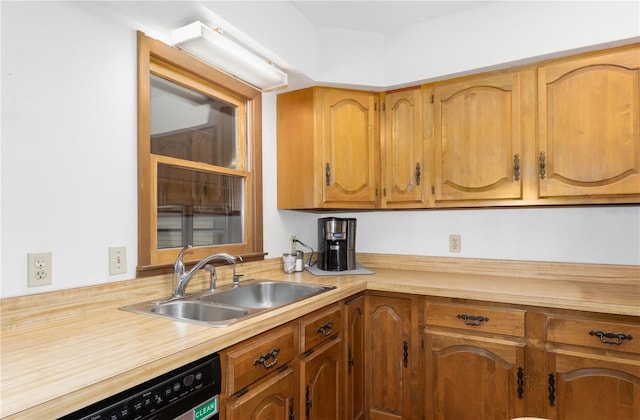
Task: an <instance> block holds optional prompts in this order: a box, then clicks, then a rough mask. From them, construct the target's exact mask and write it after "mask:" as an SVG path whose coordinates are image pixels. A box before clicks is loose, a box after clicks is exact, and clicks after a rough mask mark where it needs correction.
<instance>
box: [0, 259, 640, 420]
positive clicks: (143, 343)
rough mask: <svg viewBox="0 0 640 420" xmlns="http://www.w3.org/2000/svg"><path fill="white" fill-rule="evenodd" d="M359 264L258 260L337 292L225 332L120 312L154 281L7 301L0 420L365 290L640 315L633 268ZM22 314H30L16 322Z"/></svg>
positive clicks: (143, 373) (89, 395) (56, 410)
mask: <svg viewBox="0 0 640 420" xmlns="http://www.w3.org/2000/svg"><path fill="white" fill-rule="evenodd" d="M363 258H364V260H361V258H360V256H359V262H361V263H362V264H363V265H364V266H365V267H372V268H373V269H374V271H375V274H373V275H360V276H357V275H348V276H338V275H336V276H313V275H311V274H309V273H307V272H305V273H295V274H284V273H282V271H281V270H278V268H279V265H278V262H277V260H276V262H273V261H272V262H269V263H263V264H266V265H268V269H261V270H262V271H257V272H256V273H249V275H251V276H253V277H260V278H268V279H273V280H287V281H296V282H307V283H315V284H323V285H331V286H336V289H334V290H331V291H329V292H326V293H324V294H321V295H319V296H316V297H313V298H309V299H306V300H304V301H301V302H297V303H294V304H291V305H287V306H285V307H282V308H277V309H274V310H272V311H269V312H266V313H263V314H260V315H258V316H255V317H252V318H250V319H248V320H245V321H241V322H238V323H236V324H234V325H232V326H230V327H226V328H211V327H206V326H201V325H196V324H190V323H184V322H176V321H171V320H167V319H162V318H158V317H153V316H145V315H140V314H135V313H130V312H125V311H122V310H118V307H120V306H122V305H125V304H129V303H134V302H138V301H142V300H147V299H153V298H159V297H161V296H163V295H162V293H159V292H158V291H157V290H158V289H157V287H158V286H157V282H156V283H154V282H153V281H151V280H149V281H146V282H142V283H141V282H139V281H138V280H132V281H130V282H123V283H122V284H118V285H108V286H103V287H98V290H99V291H98V293H101V295H100V297H95V296H94V298H93V299H86V298H84V296H86V294H87V293H88V292H89V291H90V290H92V288H83V289H86V290H74V291H72V292H66V293H65V291H62V292H52V293H56V299H57V300H58V303H57V304H59V305H60V306H59V307H57V306H56V305H55V304H49V303H46V304H45V303H43V302H45V301H47V299H46V298H47V296H45V295H48V294H42V295H36V296H31V297H25V298H24V299H21V298H11V299H4V300H3V301H2V304H3V305H2V310H3V313H2V315H3V321H2V322H3V324H2V327H3V328H2V342H1V345H2V348H1V350H2V354H1V360H0V362H1V368H2V370H1V372H0V374H1V381H2V382H1V388H0V390H1V391H0V392H1V404H2V407H1V412H0V414H1V417H2V418H12V417H13V418H53V417H57V416H60V415H64V414H66V413H68V412H71V411H74V410H76V409H78V408H81V407H83V406H86V405H89V404H90V403H92V402H95V401H98V400H100V399H103V398H105V397H107V396H109V395H112V394H114V393H116V392H118V391H121V390H124V389H127V388H129V387H131V386H133V385H134V384H137V383H140V382H143V381H145V380H147V379H151V378H153V377H155V376H157V375H159V374H161V373H164V372H166V371H169V370H171V369H174V368H176V367H179V366H182V365H184V364H186V363H188V362H190V361H192V360H196V359H198V358H199V357H202V356H205V355H207V354H210V353H212V352H215V351H219V350H222V349H224V348H226V347H229V346H231V345H233V344H235V343H238V342H240V341H242V340H245V339H247V338H250V337H252V336H254V335H256V334H259V333H261V332H264V331H267V330H269V329H271V328H273V327H275V326H277V325H281V324H283V323H286V322H289V321H291V320H293V319H296V318H298V317H300V316H302V315H305V314H307V313H309V312H311V311H313V310H315V309H319V308H321V307H324V306H326V305H328V304H331V303H333V302H336V301H339V300H341V299H344V298H346V297H349V296H351V295H353V294H356V293H358V292H361V291H364V290H377V291H388V292H399V293H413V294H420V295H428V296H441V297H449V298H461V299H474V300H483V301H491V302H501V303H509V304H519V305H528V306H540V307H549V308H561V309H573V310H582V311H591V312H604V313H612V314H619V315H632V316H640V277H639V276H638V273H640V269H639V268H638V267H627V266H624V267H621V269H620V270H618V269H617V268H616V267H617V266H611V268H610V269H608V268H607V267H606V266H605V267H603V266H597V267H598V270H593V269H592V267H589V266H588V265H584V266H585V268H584V269H582V270H580V274H577V275H571V274H567V273H568V272H571V270H572V269H574V268H575V267H569V268H568V269H567V270H564V271H563V272H562V273H559V274H558V275H557V276H552V275H550V274H549V273H548V272H547V271H545V270H551V272H553V269H549V268H548V267H547V266H546V265H544V264H543V265H541V264H537V265H536V266H535V267H537V272H536V273H537V274H536V273H533V271H532V274H530V275H529V274H522V272H525V271H526V270H523V271H522V272H521V273H516V274H513V275H509V274H505V273H504V272H499V273H498V272H496V271H495V270H493V271H492V270H487V269H486V267H484V266H481V267H480V268H479V269H478V268H477V267H472V270H471V271H472V272H464V269H465V267H461V268H459V269H458V270H459V272H446V271H443V270H442V266H441V265H439V264H435V265H434V264H431V262H428V263H426V264H425V263H423V262H419V263H416V260H415V259H405V260H402V259H401V260H400V261H397V262H396V264H398V263H403V264H401V265H402V266H405V267H407V266H408V268H410V269H404V270H399V269H397V268H394V269H392V268H388V267H387V265H388V264H387V263H384V264H383V263H380V264H378V262H379V261H382V260H377V259H376V258H375V257H371V258H368V257H367V256H363ZM252 264H254V263H252ZM524 264H526V263H524ZM376 265H377V266H376ZM462 265H463V266H466V268H468V267H469V265H468V264H462ZM506 265H510V264H509V263H507V264H506ZM511 265H513V264H511ZM514 266H515V265H514ZM521 266H522V265H521V264H520V265H518V266H517V267H521ZM580 266H582V265H580ZM416 268H419V269H416ZM425 268H426V269H425ZM434 269H435V270H436V271H433V270H434ZM509 269H510V270H513V267H511V268H509ZM534 271H535V270H534ZM241 272H242V271H241ZM590 273H591V274H590ZM602 273H607V274H605V275H602ZM609 273H613V274H609ZM620 273H622V275H620ZM246 277H247V275H245V278H246ZM220 278H222V276H221V277H220ZM160 281H161V283H162V285H164V287H165V290H166V288H167V287H169V285H170V283H169V284H167V280H166V278H163V279H161V280H160ZM200 284H202V281H200ZM169 290H170V289H169ZM192 291H193V290H192ZM92 293H96V292H95V291H93V290H92ZM153 293H155V295H154V294H153ZM104 295H108V297H106V298H105V297H104ZM80 297H82V298H80ZM83 299H85V300H83ZM70 301H71V302H75V307H74V308H69V302H70ZM61 302H66V303H65V306H64V309H60V308H62V303H61ZM47 305H52V306H47ZM33 306H39V312H38V314H37V315H34V314H32V313H31V312H30V311H31V307H33ZM42 306H45V308H44V309H43V308H42ZM20 311H24V312H25V314H26V313H28V314H29V315H28V316H26V317H21V316H20V313H21V312H20ZM5 316H6V319H5ZM23 318H30V319H31V321H25V320H24V319H23Z"/></svg>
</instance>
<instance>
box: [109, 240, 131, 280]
mask: <svg viewBox="0 0 640 420" xmlns="http://www.w3.org/2000/svg"><path fill="white" fill-rule="evenodd" d="M126 273H127V247H126V246H110V247H109V274H110V275H112V276H115V275H116V274H126Z"/></svg>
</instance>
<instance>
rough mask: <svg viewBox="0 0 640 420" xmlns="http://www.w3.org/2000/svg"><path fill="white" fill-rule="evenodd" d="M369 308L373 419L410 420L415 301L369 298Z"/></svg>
mask: <svg viewBox="0 0 640 420" xmlns="http://www.w3.org/2000/svg"><path fill="white" fill-rule="evenodd" d="M365 305H366V306H365V307H366V312H365V313H366V318H365V331H367V336H366V338H365V339H366V343H367V344H366V349H365V359H366V369H367V370H366V371H365V381H366V382H365V383H366V384H367V410H368V413H369V418H371V419H374V420H375V419H409V418H411V415H412V414H411V391H412V390H411V364H410V360H409V357H410V354H409V350H410V349H411V300H409V299H403V298H395V297H383V296H367V297H366V301H365ZM414 391H415V390H414Z"/></svg>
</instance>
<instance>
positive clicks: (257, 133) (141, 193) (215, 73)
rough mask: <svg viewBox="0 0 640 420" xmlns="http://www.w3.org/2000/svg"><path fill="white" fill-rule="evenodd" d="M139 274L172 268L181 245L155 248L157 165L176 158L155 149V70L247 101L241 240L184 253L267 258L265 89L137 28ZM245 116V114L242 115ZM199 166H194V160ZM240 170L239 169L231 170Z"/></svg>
mask: <svg viewBox="0 0 640 420" xmlns="http://www.w3.org/2000/svg"><path fill="white" fill-rule="evenodd" d="M137 38H138V267H137V275H138V276H142V277H144V276H150V275H156V274H163V273H168V272H171V270H172V268H173V262H174V261H175V258H176V257H177V255H178V252H179V251H180V249H177V248H172V249H167V250H158V249H154V248H155V247H154V244H156V241H155V240H154V238H155V235H156V231H157V192H156V183H157V179H156V168H157V166H156V165H157V164H158V162H164V161H165V160H167V159H168V160H171V158H162V157H159V156H157V155H152V154H151V133H150V121H151V118H150V92H151V81H150V76H151V74H152V73H153V74H158V75H160V76H161V77H166V76H169V79H170V80H173V81H177V80H180V84H184V85H185V86H187V87H190V88H194V89H195V90H198V85H200V86H207V87H209V88H211V89H214V90H216V91H220V92H223V93H224V94H225V95H229V96H230V97H233V98H235V99H236V100H239V101H242V102H244V103H245V104H246V107H245V110H246V121H247V124H246V128H247V132H246V149H245V145H244V142H243V144H242V145H239V147H238V159H239V161H240V160H242V161H243V166H242V167H241V168H239V170H240V171H242V172H243V176H244V177H245V191H244V193H245V197H244V203H245V204H244V208H243V222H244V235H243V236H244V241H243V243H242V244H225V245H214V246H199V247H194V248H193V250H192V251H191V252H189V253H187V254H185V262H187V263H188V262H189V261H191V262H195V261H198V260H200V259H202V258H204V257H205V256H207V255H209V254H212V253H215V252H227V253H229V254H232V255H239V256H242V257H243V260H245V261H247V260H257V259H263V258H264V255H265V254H264V252H263V224H262V92H261V91H260V90H257V89H255V88H254V87H252V86H250V85H248V84H246V83H244V82H242V81H240V80H238V79H236V78H234V77H232V76H229V75H227V74H226V73H223V72H221V71H219V70H217V69H215V68H213V67H211V66H209V65H207V64H205V63H203V62H201V61H200V60H198V59H196V58H194V57H192V56H190V55H188V54H186V53H184V52H182V51H181V50H179V49H178V48H175V47H171V46H169V45H166V44H164V43H162V42H160V41H158V40H155V39H153V38H149V37H147V36H146V35H145V34H144V33H142V32H138V34H137ZM243 118H244V117H243ZM194 166H195V165H194ZM231 172H234V173H237V171H231Z"/></svg>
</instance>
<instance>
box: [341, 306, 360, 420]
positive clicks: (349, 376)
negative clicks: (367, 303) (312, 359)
mask: <svg viewBox="0 0 640 420" xmlns="http://www.w3.org/2000/svg"><path fill="white" fill-rule="evenodd" d="M345 318H346V319H345V324H346V326H345V328H344V329H343V330H344V331H345V344H344V346H345V356H346V360H345V366H346V371H347V372H346V375H345V378H346V381H345V382H346V386H345V393H346V397H345V418H346V419H349V420H361V419H364V418H365V417H364V415H365V409H364V384H365V381H364V296H359V297H357V298H355V299H353V300H350V301H348V302H346V317H345Z"/></svg>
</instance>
